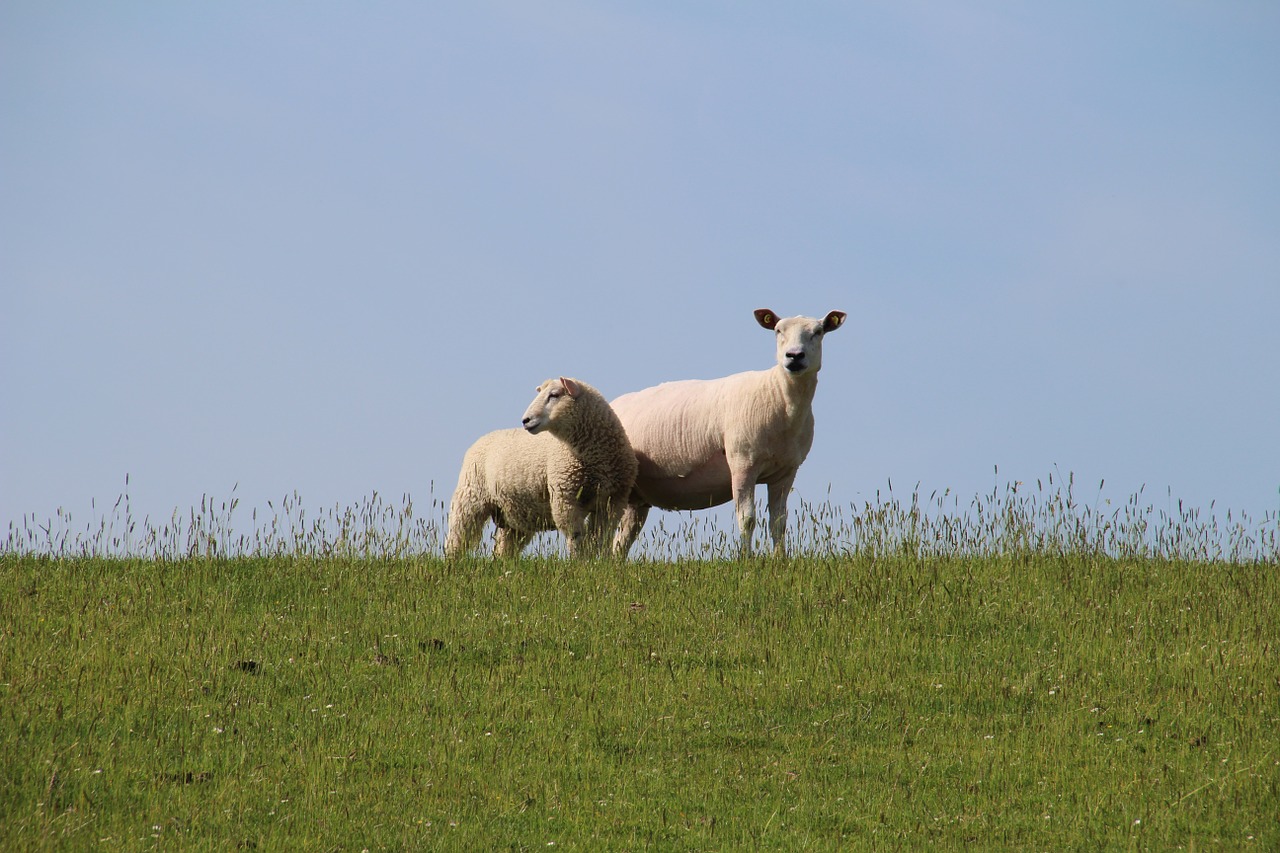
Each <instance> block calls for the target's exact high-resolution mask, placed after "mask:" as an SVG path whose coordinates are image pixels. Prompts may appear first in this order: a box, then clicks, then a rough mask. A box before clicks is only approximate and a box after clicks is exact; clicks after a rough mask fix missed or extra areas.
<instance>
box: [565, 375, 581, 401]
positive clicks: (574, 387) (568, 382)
mask: <svg viewBox="0 0 1280 853" xmlns="http://www.w3.org/2000/svg"><path fill="white" fill-rule="evenodd" d="M560 384H561V385H563V386H564V390H565V391H568V392H569V396H570V397H571V398H573V399H575V400H576V399H577V398H578V393H579V392H580V391H581V390H582V389H581V388H579V387H578V383H577V382H574V381H573V380H572V379H565V378H564V377H563V376H561V377H560Z"/></svg>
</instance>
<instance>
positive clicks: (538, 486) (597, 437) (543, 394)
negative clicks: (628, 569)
mask: <svg viewBox="0 0 1280 853" xmlns="http://www.w3.org/2000/svg"><path fill="white" fill-rule="evenodd" d="M522 423H523V425H524V429H504V430H497V431H495V432H491V433H489V434H488V435H485V436H482V437H481V438H480V439H479V440H478V441H476V442H475V444H473V445H471V448H470V449H469V450H468V451H467V452H466V455H465V456H464V457H463V460H462V472H461V473H460V474H459V475H458V487H457V489H455V490H454V493H453V499H452V501H451V502H450V505H449V533H448V537H447V539H446V540H445V554H446V555H448V556H457V555H459V554H464V553H468V552H470V551H473V550H475V548H476V547H477V546H478V545H479V543H480V539H481V537H482V535H483V533H484V526H485V524H486V523H487V522H488V521H490V520H492V521H493V522H494V523H495V524H496V525H497V533H496V536H495V541H494V555H495V556H507V557H509V556H515V555H517V554H519V553H520V552H521V551H522V550H524V547H525V546H526V545H528V544H529V541H530V540H531V539H532V538H533V536H534V535H535V534H536V533H538V532H539V531H543V530H559V531H560V532H561V533H562V534H563V535H564V537H565V541H566V544H567V545H568V550H569V556H570V557H579V556H594V555H596V554H598V553H599V552H601V551H602V550H603V549H604V547H605V545H606V544H607V542H608V541H609V539H610V537H612V536H613V532H614V530H615V529H616V528H617V526H618V522H619V519H620V518H621V517H622V513H623V511H624V510H625V508H626V503H627V498H628V495H629V494H630V492H631V489H632V486H633V485H634V484H635V479H636V471H637V467H638V466H637V463H636V456H635V453H634V452H633V451H632V449H631V444H630V442H629V441H628V440H627V433H626V430H624V429H623V426H622V422H621V421H620V420H618V416H617V415H616V414H615V413H614V411H613V409H612V408H611V407H610V406H609V403H608V401H607V400H605V398H604V396H603V395H601V393H600V392H599V391H597V390H596V389H595V388H593V387H591V386H590V385H588V384H586V383H585V382H581V381H579V380H577V379H566V378H564V377H561V378H559V379H548V380H547V381H546V382H543V383H542V384H541V385H539V386H538V392H537V396H535V397H534V399H533V402H532V403H531V404H530V405H529V408H528V409H527V410H526V411H525V414H524V419H523V421H522Z"/></svg>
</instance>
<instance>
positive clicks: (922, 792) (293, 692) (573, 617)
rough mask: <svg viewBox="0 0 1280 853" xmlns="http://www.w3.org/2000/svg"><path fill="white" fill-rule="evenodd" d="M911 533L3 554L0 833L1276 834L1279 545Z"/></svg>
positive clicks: (1125, 842)
mask: <svg viewBox="0 0 1280 853" xmlns="http://www.w3.org/2000/svg"><path fill="white" fill-rule="evenodd" d="M898 530H899V533H901V527H899V528H898ZM905 538H906V539H908V540H910V539H911V537H910V536H908V537H905ZM903 539H904V537H903V536H901V535H898V536H897V538H896V541H897V546H898V547H894V548H890V547H881V548H863V549H861V550H859V551H858V552H857V553H854V554H852V555H844V556H842V555H839V554H836V553H830V554H825V555H817V554H812V553H805V554H802V555H800V556H798V557H796V558H794V559H790V560H775V559H772V558H758V559H754V560H749V561H746V562H738V561H734V560H725V559H708V560H691V559H669V560H641V561H635V562H630V563H625V564H621V563H617V562H610V561H603V562H598V563H589V562H570V561H567V560H563V559H560V558H558V557H556V556H554V555H543V556H532V557H527V558H525V559H522V560H518V561H509V562H503V561H494V560H491V559H488V558H475V559H468V560H463V561H457V562H447V561H445V560H444V559H442V558H440V557H438V556H413V555H410V556H400V557H394V556H393V557H375V556H350V555H347V556H343V555H331V556H323V555H320V554H315V553H294V554H276V555H261V554H260V555H258V556H251V557H223V556H212V557H206V556H179V557H174V556H168V557H166V556H155V555H152V556H147V557H145V558H141V557H128V556H125V557H119V556H93V555H89V556H56V557H55V556H49V555H47V554H46V555H41V554H38V553H20V552H19V550H17V549H13V548H12V547H11V548H10V550H9V551H6V552H3V553H0V601H3V602H5V607H4V609H5V611H6V613H5V616H4V617H3V619H2V620H0V844H2V845H3V846H4V847H5V848H6V849H42V848H48V849H55V848H56V849H88V848H93V849H140V848H144V847H147V848H149V847H153V846H162V847H166V848H169V849H173V848H206V849H211V848H218V849H228V848H232V847H235V848H238V849H259V850H274V849H316V850H323V849H334V850H361V849H369V850H379V849H413V848H431V847H448V848H457V849H508V848H510V849H534V848H537V849H547V848H551V847H552V846H553V845H554V846H555V847H560V848H574V849H633V848H639V847H643V846H649V845H653V846H658V847H661V848H663V849H729V848H744V847H745V848H768V849H800V848H814V849H836V848H858V847H871V846H877V847H887V848H892V849H897V848H902V847H925V846H930V847H933V846H938V845H941V846H942V847H947V848H957V847H961V846H969V845H978V846H979V847H982V848H992V847H1016V848H1037V849H1072V848H1074V849H1081V848H1084V849H1099V848H1110V849H1115V848H1121V847H1123V848H1133V849H1146V848H1151V849H1177V848H1184V849H1192V848H1193V847H1194V848H1199V849H1203V848H1206V847H1222V848H1226V849H1257V850H1274V849H1280V825H1278V824H1277V822H1276V815H1277V814H1280V736H1278V735H1277V732H1280V654H1278V653H1280V649H1278V648H1277V642H1278V641H1277V638H1278V637H1280V573H1278V572H1277V565H1276V563H1275V562H1274V560H1272V559H1262V560H1255V561H1252V562H1227V561H1223V560H1212V559H1198V560H1195V559H1183V558H1178V557H1161V556H1151V555H1147V556H1109V555H1106V554H1102V553H1099V552H1098V551H1096V550H1095V551H1093V552H1088V551H1085V552H1073V551H1071V550H1069V549H1068V550H1065V551H1063V552H1061V553H1059V552H1057V551H1055V549H1052V548H1047V547H1043V546H1044V545H1045V543H1044V542H1043V541H1042V542H1040V543H1039V545H1040V547H1038V548H1037V549H1032V548H1011V549H1007V551H1006V552H1005V553H985V554H976V555H973V556H966V555H965V553H963V550H964V549H957V552H956V553H951V554H946V553H925V550H926V549H921V548H911V547H900V546H901V545H902V540H903ZM10 543H11V546H12V544H13V537H12V534H11V540H10ZM210 550H212V549H210ZM935 550H937V549H935ZM970 550H973V549H970ZM1059 550H1061V549H1059Z"/></svg>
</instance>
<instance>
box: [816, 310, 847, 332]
mask: <svg viewBox="0 0 1280 853" xmlns="http://www.w3.org/2000/svg"><path fill="white" fill-rule="evenodd" d="M847 316H849V315H847V314H845V313H844V312H843V311H832V312H831V313H830V314H828V315H827V318H826V319H825V320H823V321H822V331H824V332H834V331H835V330H836V329H838V328H840V327H841V326H843V325H844V318H845V317H847Z"/></svg>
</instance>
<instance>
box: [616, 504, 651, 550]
mask: <svg viewBox="0 0 1280 853" xmlns="http://www.w3.org/2000/svg"><path fill="white" fill-rule="evenodd" d="M648 517H649V505H648V504H637V503H628V504H627V506H626V509H624V510H623V511H622V520H621V522H620V523H619V525H618V532H617V533H616V534H614V537H613V554H614V556H615V557H618V558H620V559H623V560H625V559H626V558H627V552H629V551H630V550H631V546H632V545H634V544H635V543H636V539H637V538H638V537H639V536H640V531H641V530H643V529H644V522H645V519H647V518H648Z"/></svg>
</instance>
